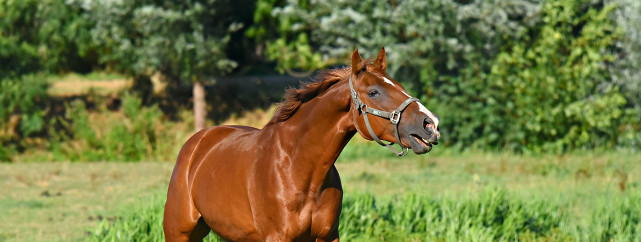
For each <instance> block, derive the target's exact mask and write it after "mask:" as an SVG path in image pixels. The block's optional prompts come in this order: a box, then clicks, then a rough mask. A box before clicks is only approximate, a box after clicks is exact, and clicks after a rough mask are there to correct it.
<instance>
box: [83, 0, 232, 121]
mask: <svg viewBox="0 0 641 242" xmlns="http://www.w3.org/2000/svg"><path fill="white" fill-rule="evenodd" d="M87 8H90V11H89V13H88V14H89V15H88V17H89V18H91V19H92V20H93V21H95V22H96V26H95V28H94V29H93V30H92V37H93V40H94V42H95V44H96V45H97V46H98V47H97V48H102V49H100V50H99V51H100V52H101V53H100V54H101V61H102V62H103V63H106V64H107V65H108V66H110V67H113V68H115V69H117V70H119V71H123V72H125V73H128V74H130V75H132V76H134V77H139V76H151V75H152V74H153V73H155V72H161V73H162V74H164V75H166V76H168V77H171V78H170V79H175V80H177V81H178V82H181V83H191V84H193V98H194V99H193V100H194V106H193V107H194V116H195V128H196V130H200V129H203V128H205V115H206V112H207V110H206V103H205V91H204V88H203V84H202V83H203V81H204V80H205V79H206V78H210V77H214V76H222V75H225V74H227V73H229V72H230V71H231V70H233V68H235V67H236V65H237V64H236V62H235V61H233V60H231V59H228V58H227V56H226V53H225V50H226V47H227V44H228V42H229V39H230V33H232V32H234V31H237V30H239V29H240V28H241V27H242V24H240V23H238V22H235V20H234V14H232V8H231V7H230V1H229V0H206V1H195V0H189V1H149V0H147V1H97V2H92V4H88V5H87Z"/></svg>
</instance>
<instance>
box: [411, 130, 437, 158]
mask: <svg viewBox="0 0 641 242" xmlns="http://www.w3.org/2000/svg"><path fill="white" fill-rule="evenodd" d="M410 137H411V138H412V139H410V147H411V148H412V151H414V153H416V154H425V153H427V152H430V151H431V150H432V144H434V145H436V144H438V143H436V142H430V141H429V140H427V139H425V138H423V137H421V136H419V135H417V134H411V135H410Z"/></svg>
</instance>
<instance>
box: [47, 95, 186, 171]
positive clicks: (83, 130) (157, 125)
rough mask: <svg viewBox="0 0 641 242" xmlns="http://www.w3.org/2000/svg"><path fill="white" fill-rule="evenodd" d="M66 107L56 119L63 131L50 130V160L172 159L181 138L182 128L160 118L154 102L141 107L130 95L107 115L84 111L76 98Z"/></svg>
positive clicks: (138, 101)
mask: <svg viewBox="0 0 641 242" xmlns="http://www.w3.org/2000/svg"><path fill="white" fill-rule="evenodd" d="M66 109H67V110H66V114H65V116H66V117H65V118H64V119H58V122H60V123H61V125H62V126H63V127H65V131H62V132H56V131H53V132H52V134H51V136H52V137H53V138H52V142H51V144H50V150H51V151H52V153H53V159H54V160H71V161H102V160H107V161H141V160H155V159H160V160H172V159H175V157H173V155H175V153H176V150H175V149H177V148H179V147H180V145H181V144H182V143H181V142H183V141H184V140H183V138H184V137H183V136H184V135H185V133H181V132H184V131H183V130H181V129H176V128H175V127H176V126H175V125H176V124H174V123H172V122H168V121H166V120H163V114H162V112H161V111H160V109H159V108H158V107H157V106H156V105H154V106H151V107H144V106H142V101H141V100H140V98H138V97H136V96H134V95H130V94H125V95H124V96H123V100H122V107H121V110H120V112H119V113H116V114H114V115H111V116H107V117H105V116H104V115H105V114H92V113H90V112H88V111H87V108H86V107H85V104H84V102H82V101H80V100H76V101H73V102H71V103H70V104H68V105H67V108H66ZM107 113H108V112H107ZM92 115H93V116H94V117H92ZM96 116H101V117H96ZM167 130H171V131H172V132H167Z"/></svg>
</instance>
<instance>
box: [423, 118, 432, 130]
mask: <svg viewBox="0 0 641 242" xmlns="http://www.w3.org/2000/svg"><path fill="white" fill-rule="evenodd" d="M423 127H425V130H426V131H428V132H433V131H432V130H434V124H432V123H431V122H430V121H429V120H428V119H425V120H423ZM430 129H431V130H430Z"/></svg>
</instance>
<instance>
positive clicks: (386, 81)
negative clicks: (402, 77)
mask: <svg viewBox="0 0 641 242" xmlns="http://www.w3.org/2000/svg"><path fill="white" fill-rule="evenodd" d="M383 81H385V83H387V84H390V85H392V86H393V87H395V86H396V85H394V83H393V82H392V81H390V80H389V79H387V77H383Z"/></svg>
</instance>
